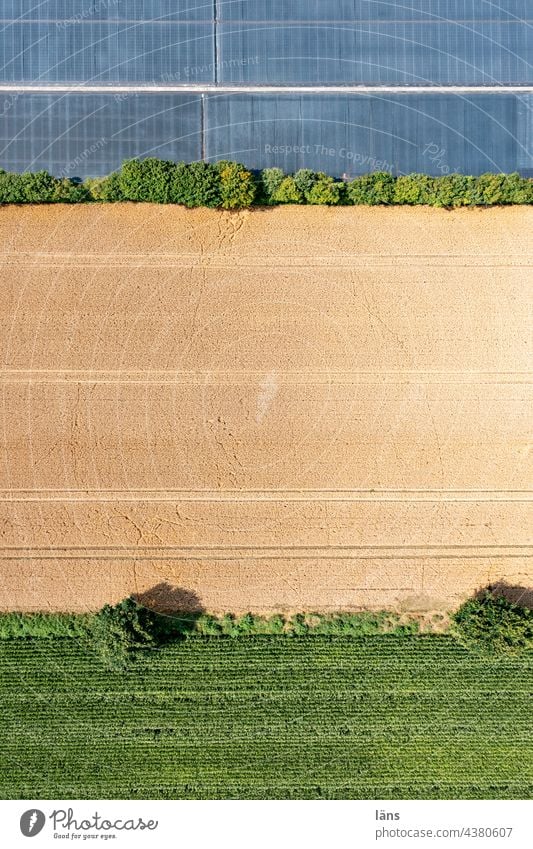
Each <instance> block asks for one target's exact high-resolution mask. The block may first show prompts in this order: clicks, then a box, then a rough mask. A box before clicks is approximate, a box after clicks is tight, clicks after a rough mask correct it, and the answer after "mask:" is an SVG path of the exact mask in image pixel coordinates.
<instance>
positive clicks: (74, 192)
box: [0, 157, 533, 209]
mask: <svg viewBox="0 0 533 849" xmlns="http://www.w3.org/2000/svg"><path fill="white" fill-rule="evenodd" d="M124 200H126V201H133V202H136V203H144V202H146V203H163V204H168V203H177V204H183V205H184V206H187V207H210V208H222V209H244V208H246V207H250V206H272V205H276V204H285V203H291V204H313V205H327V206H342V205H348V206H360V205H361V206H376V205H386V206H391V205H395V206H420V205H426V206H434V207H441V208H449V209H452V208H455V207H461V206H498V205H509V204H532V203H533V180H532V179H529V178H527V177H521V176H520V175H519V174H481V175H480V176H479V177H472V176H465V175H462V174H448V175H445V176H442V177H431V176H428V175H427V174H407V175H402V176H399V177H394V176H392V174H389V173H386V172H381V171H376V172H373V173H370V174H363V175H362V176H360V177H355V178H354V179H353V180H351V181H348V182H343V181H339V180H335V179H334V178H333V177H331V176H328V175H327V174H324V173H323V172H320V171H311V170H310V169H308V168H302V169H300V170H299V171H296V172H295V173H294V174H285V173H284V172H283V171H282V170H281V168H265V169H264V170H263V171H260V172H258V173H256V174H254V173H252V172H251V171H250V170H248V169H247V168H245V166H244V165H241V164H239V163H237V162H229V161H226V160H224V161H221V162H215V163H207V162H191V163H188V164H187V163H184V162H178V163H175V162H169V161H166V160H161V159H156V158H153V157H150V158H147V159H142V160H141V159H131V160H128V161H126V162H124V164H123V165H122V168H121V169H120V170H119V171H116V172H114V173H112V174H110V175H109V176H107V177H97V178H88V179H87V180H85V181H84V182H83V183H82V182H80V181H78V180H75V179H71V178H68V177H63V178H56V177H53V176H52V175H51V174H49V173H48V172H47V171H38V172H36V173H29V172H26V173H23V174H14V173H8V172H6V171H2V170H0V204H9V203H85V202H91V201H92V202H95V201H96V202H100V203H114V202H117V201H124Z"/></svg>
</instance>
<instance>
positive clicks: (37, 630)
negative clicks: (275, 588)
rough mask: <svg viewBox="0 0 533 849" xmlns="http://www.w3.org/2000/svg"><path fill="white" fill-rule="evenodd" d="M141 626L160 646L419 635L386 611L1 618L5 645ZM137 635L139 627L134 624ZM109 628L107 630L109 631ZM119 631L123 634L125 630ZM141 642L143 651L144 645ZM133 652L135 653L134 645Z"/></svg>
mask: <svg viewBox="0 0 533 849" xmlns="http://www.w3.org/2000/svg"><path fill="white" fill-rule="evenodd" d="M130 619H131V621H132V622H133V623H136V622H138V623H140V627H141V631H146V632H147V633H149V634H150V641H151V642H152V643H155V644H158V645H159V644H161V643H162V642H168V641H172V640H176V639H181V638H183V637H195V636H224V637H241V636H244V635H249V636H259V635H275V634H287V635H296V636H299V635H302V634H309V635H313V634H316V635H327V634H329V635H338V634H342V635H345V636H349V635H351V636H354V637H356V636H359V637H360V636H369V635H377V634H394V635H396V636H402V635H409V634H416V633H418V630H419V628H418V621H417V620H416V619H414V618H409V617H400V616H399V615H398V614H395V613H388V612H386V611H382V612H377V613H368V612H361V613H339V614H321V613H305V614H304V613H298V614H296V615H295V616H293V617H292V618H291V619H285V617H283V616H282V615H281V614H276V615H274V616H270V617H265V616H255V615H253V614H252V613H246V614H245V615H244V616H240V617H239V616H235V615H233V614H232V613H227V614H226V615H225V616H223V617H216V616H213V615H211V614H207V613H203V614H197V613H176V614H166V615H162V614H158V613H155V612H154V611H151V610H149V609H146V608H144V607H141V606H139V605H137V603H136V602H135V601H134V600H133V599H126V600H125V601H123V602H121V604H119V605H116V606H115V607H110V606H109V605H107V606H106V607H104V608H103V610H102V611H100V613H98V614H93V615H84V616H77V615H75V614H68V615H67V614H33V613H30V614H27V615H26V614H18V613H9V614H0V639H12V638H14V637H17V636H33V637H39V636H40V637H53V636H73V637H74V636H80V635H83V634H84V633H86V632H87V630H89V631H90V632H91V633H96V632H97V633H98V634H100V633H101V631H102V627H103V626H105V628H107V629H108V630H110V631H111V632H112V633H113V634H114V633H115V631H116V628H117V627H118V626H117V623H118V624H119V626H120V628H123V626H125V627H126V631H127V633H131V627H130V625H129V624H128V622H129V620H130ZM132 627H133V630H134V631H135V627H136V625H135V624H134V626H132ZM105 628H104V630H105ZM120 628H119V630H120ZM142 644H143V641H142V640H141V641H140V643H139V645H142ZM131 647H132V648H133V647H134V643H132V645H131Z"/></svg>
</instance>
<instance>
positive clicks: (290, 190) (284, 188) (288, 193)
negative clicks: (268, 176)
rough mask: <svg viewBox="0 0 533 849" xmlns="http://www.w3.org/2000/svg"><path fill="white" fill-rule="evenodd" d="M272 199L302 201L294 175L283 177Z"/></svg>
mask: <svg viewBox="0 0 533 849" xmlns="http://www.w3.org/2000/svg"><path fill="white" fill-rule="evenodd" d="M272 200H273V202H274V203H303V202H304V196H303V194H302V192H301V191H300V190H299V188H298V186H297V185H296V181H295V179H294V177H285V178H284V179H283V180H282V181H281V184H280V186H279V188H278V189H277V190H276V192H275V193H274V196H273V198H272Z"/></svg>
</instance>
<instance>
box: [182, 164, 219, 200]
mask: <svg viewBox="0 0 533 849" xmlns="http://www.w3.org/2000/svg"><path fill="white" fill-rule="evenodd" d="M171 199H172V203H182V204H184V206H188V207H190V208H192V207H196V206H206V207H209V208H211V209H212V208H215V207H217V206H220V205H221V203H222V198H221V194H220V175H219V172H218V169H217V168H216V167H215V166H214V165H210V164H209V163H207V162H191V163H190V164H189V165H186V164H185V163H184V162H178V164H177V165H176V167H175V169H174V173H173V175H172V187H171Z"/></svg>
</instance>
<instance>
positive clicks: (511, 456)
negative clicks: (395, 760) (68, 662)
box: [0, 204, 533, 612]
mask: <svg viewBox="0 0 533 849" xmlns="http://www.w3.org/2000/svg"><path fill="white" fill-rule="evenodd" d="M532 233H533V209H530V208H526V207H513V208H508V209H492V210H458V211H455V212H447V211H441V210H431V209H424V208H413V209H409V208H398V209H385V208H376V209H364V208H332V209H324V208H313V207H286V208H277V209H271V210H255V211H244V212H238V213H229V212H228V213H225V212H216V211H210V210H184V209H181V208H177V207H170V206H151V205H133V204H117V205H112V204H109V205H93V206H83V205H81V206H73V207H68V206H59V205H58V206H50V207H29V206H28V207H4V208H0V242H1V255H0V274H1V277H2V280H1V289H0V322H1V333H0V369H1V371H0V384H1V386H0V391H1V410H0V426H1V428H2V436H1V439H0V450H1V457H0V578H1V580H0V609H3V610H7V609H12V610H80V611H81V610H92V609H96V608H98V607H100V606H101V605H102V604H103V603H104V602H114V601H117V600H119V599H121V598H123V597H124V596H126V595H129V594H130V593H132V592H133V593H138V594H140V595H141V596H142V597H143V598H145V599H146V600H147V601H149V600H150V599H152V600H153V599H155V600H156V601H157V603H158V604H159V605H161V606H163V607H168V608H178V607H189V608H197V609H200V608H203V609H207V610H211V611H214V612H222V611H227V610H232V611H235V612H242V611H247V610H251V611H256V612H268V611H274V610H276V611H277V610H316V611H327V610H353V609H360V608H373V609H375V608H392V609H396V610H402V611H411V610H414V611H433V610H446V609H450V608H451V607H454V606H455V605H456V604H458V603H459V602H460V601H461V600H462V599H464V598H465V597H466V596H468V595H469V594H471V593H472V592H473V591H475V590H476V589H478V588H480V587H483V586H486V585H487V584H489V583H494V582H497V581H503V582H506V583H508V584H510V585H514V586H516V587H524V588H527V587H531V586H532V582H533V565H532V561H531V553H532V540H531V529H532V528H533V520H532V518H533V517H532V510H531V506H532V505H531V480H532V469H531V453H530V445H531V442H530V436H531V421H532V415H531V398H532V380H531V377H532V365H533V358H532V354H533V351H532V336H531V306H532V298H531V291H532V289H531V279H532V270H531V266H532V264H533V237H532ZM515 592H516V591H515Z"/></svg>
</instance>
